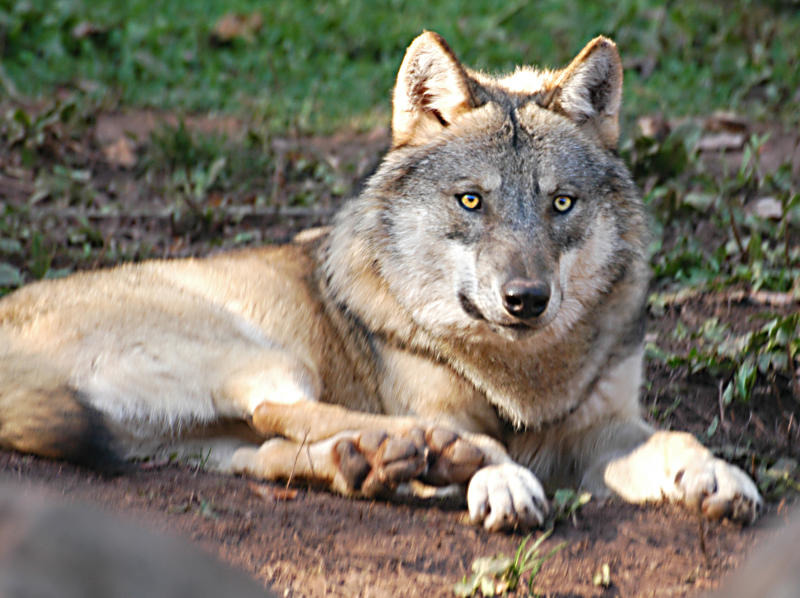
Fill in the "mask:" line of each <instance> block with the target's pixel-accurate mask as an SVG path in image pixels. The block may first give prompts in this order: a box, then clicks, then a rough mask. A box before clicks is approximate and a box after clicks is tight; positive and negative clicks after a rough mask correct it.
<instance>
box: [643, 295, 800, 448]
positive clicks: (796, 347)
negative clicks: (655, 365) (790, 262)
mask: <svg viewBox="0 0 800 598" xmlns="http://www.w3.org/2000/svg"><path fill="white" fill-rule="evenodd" d="M654 301H656V302H657V299H655V298H654ZM675 334H676V335H678V336H681V335H686V334H688V332H687V331H686V329H685V327H683V326H678V327H676V331H675ZM690 336H691V338H692V339H694V340H695V343H694V344H693V346H692V347H691V348H690V349H689V351H688V352H687V353H683V354H679V353H670V352H666V351H664V350H662V349H661V348H659V347H658V346H657V345H655V344H654V343H649V344H648V347H647V355H648V357H649V358H651V359H656V360H658V361H661V362H662V363H665V364H666V365H668V366H670V367H676V366H681V365H683V366H686V367H688V369H689V373H691V374H695V373H698V372H703V371H706V372H709V373H710V374H711V375H713V376H715V377H717V378H721V379H723V380H724V384H723V387H722V404H723V406H727V405H730V403H731V402H732V401H733V400H734V399H736V400H740V401H749V400H750V397H751V394H752V391H753V388H754V386H755V384H756V381H757V380H758V379H759V377H761V379H763V380H765V381H769V380H771V379H773V378H775V377H776V376H783V377H785V378H787V379H789V380H791V379H792V377H793V376H794V372H795V369H796V368H797V362H798V361H800V313H793V314H789V315H787V316H777V317H770V319H769V321H767V322H766V323H765V324H763V325H762V326H761V327H760V328H758V329H757V330H754V331H751V332H747V333H745V334H740V335H737V334H733V333H732V331H731V330H730V327H729V326H728V325H727V324H724V323H721V322H720V321H719V320H718V319H717V318H709V319H708V320H706V321H705V322H704V323H703V325H702V326H701V327H700V329H699V330H698V331H697V332H695V333H692V334H691V335H690ZM712 425H713V424H712ZM714 431H716V427H713V429H710V430H709V432H710V434H709V435H713V432H714Z"/></svg>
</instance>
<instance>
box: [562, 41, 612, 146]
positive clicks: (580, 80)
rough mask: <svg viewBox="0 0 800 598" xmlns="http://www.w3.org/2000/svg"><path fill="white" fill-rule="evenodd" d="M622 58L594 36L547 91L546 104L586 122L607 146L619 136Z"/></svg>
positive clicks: (610, 42)
mask: <svg viewBox="0 0 800 598" xmlns="http://www.w3.org/2000/svg"><path fill="white" fill-rule="evenodd" d="M621 101H622V61H621V60H620V58H619V52H617V46H616V44H615V43H614V42H612V41H611V40H610V39H608V38H607V37H603V36H600V37H596V38H595V39H593V40H592V41H590V42H589V43H588V44H586V47H585V48H583V50H581V52H580V54H578V55H577V56H576V57H575V58H574V59H573V61H572V62H571V63H570V64H569V66H567V67H566V68H565V69H564V70H562V71H561V72H560V73H559V74H558V76H557V77H556V79H555V82H554V84H553V85H552V87H551V88H550V90H549V93H548V94H547V100H546V107H548V108H550V109H552V110H556V111H558V112H562V113H564V114H565V115H566V116H567V117H569V118H570V119H572V120H573V121H574V122H576V123H577V124H579V125H584V124H586V125H589V126H591V127H592V128H593V129H594V130H595V131H596V133H597V135H598V136H599V138H600V141H601V143H602V144H603V145H604V146H605V147H607V148H615V147H616V146H617V141H618V139H619V108H620V104H621Z"/></svg>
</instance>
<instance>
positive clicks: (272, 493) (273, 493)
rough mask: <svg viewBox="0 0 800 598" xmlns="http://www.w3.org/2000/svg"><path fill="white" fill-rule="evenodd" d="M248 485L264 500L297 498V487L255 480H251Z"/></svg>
mask: <svg viewBox="0 0 800 598" xmlns="http://www.w3.org/2000/svg"><path fill="white" fill-rule="evenodd" d="M247 487H248V488H250V490H252V491H253V493H254V494H256V495H257V496H260V497H261V498H263V499H264V500H294V499H295V498H297V489H296V488H281V487H278V486H269V485H267V484H256V483H255V482H250V483H249V484H247Z"/></svg>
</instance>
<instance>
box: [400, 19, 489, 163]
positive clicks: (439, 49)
mask: <svg viewBox="0 0 800 598" xmlns="http://www.w3.org/2000/svg"><path fill="white" fill-rule="evenodd" d="M474 104H475V102H474V100H473V98H472V93H471V92H470V86H469V80H468V78H467V74H466V72H465V71H464V67H463V66H461V63H460V62H459V61H458V59H457V58H456V57H455V54H453V51H452V50H451V49H450V46H448V45H447V42H445V41H444V39H442V38H441V37H440V36H439V35H438V34H436V33H433V32H432V31H426V32H424V33H423V34H422V35H420V36H418V37H417V38H416V39H415V40H414V41H413V42H411V45H410V46H409V47H408V50H406V55H405V58H403V64H401V65H400V71H399V72H398V73H397V84H396V85H395V88H394V97H393V105H394V106H393V113H392V144H393V145H394V146H395V147H397V146H400V145H409V144H411V145H415V144H418V143H422V142H424V141H425V140H426V139H428V138H429V137H430V136H431V135H432V134H435V133H437V132H439V131H440V130H441V129H442V128H443V127H446V126H448V125H449V124H450V123H451V122H453V120H454V119H455V118H456V117H457V116H458V115H459V114H462V113H464V112H466V111H468V110H470V109H471V108H473V107H474Z"/></svg>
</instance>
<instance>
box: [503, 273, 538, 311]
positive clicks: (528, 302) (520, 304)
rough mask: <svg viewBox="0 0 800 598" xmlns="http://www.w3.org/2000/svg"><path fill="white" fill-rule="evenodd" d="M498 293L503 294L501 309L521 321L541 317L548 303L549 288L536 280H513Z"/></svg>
mask: <svg viewBox="0 0 800 598" xmlns="http://www.w3.org/2000/svg"><path fill="white" fill-rule="evenodd" d="M500 291H501V292H502V293H503V307H505V308H506V311H507V312H508V313H510V314H511V315H512V316H514V317H515V318H520V319H521V320H527V319H528V318H535V317H537V316H540V315H542V313H543V312H544V310H545V309H547V302H548V301H550V286H549V285H546V284H545V283H543V282H540V281H538V280H526V279H524V278H514V279H513V280H509V281H508V282H507V283H505V284H504V285H503V288H502V289H500Z"/></svg>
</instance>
